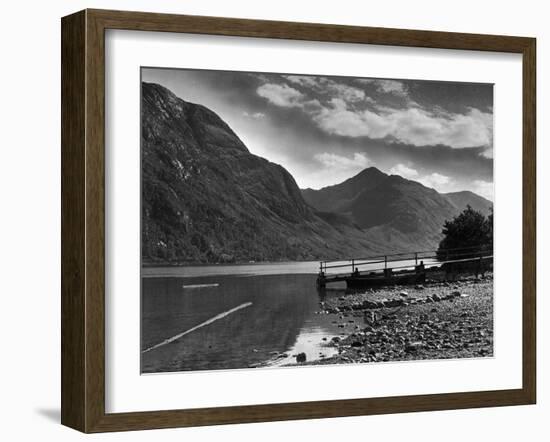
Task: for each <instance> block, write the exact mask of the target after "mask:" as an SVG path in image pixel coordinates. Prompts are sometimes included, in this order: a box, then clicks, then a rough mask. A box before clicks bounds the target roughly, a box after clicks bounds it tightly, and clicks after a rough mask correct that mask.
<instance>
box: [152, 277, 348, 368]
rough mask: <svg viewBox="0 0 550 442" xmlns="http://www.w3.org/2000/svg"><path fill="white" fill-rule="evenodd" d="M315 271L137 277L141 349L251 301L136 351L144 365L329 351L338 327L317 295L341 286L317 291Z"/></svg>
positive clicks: (232, 363) (220, 363) (227, 363)
mask: <svg viewBox="0 0 550 442" xmlns="http://www.w3.org/2000/svg"><path fill="white" fill-rule="evenodd" d="M315 278H316V276H315V275H314V274H287V275H273V274H264V275H253V276H250V275H248V276H245V275H237V276H236V275H211V276H204V277H184V278H182V277H165V276H163V277H155V278H149V277H147V278H143V279H142V336H141V350H142V351H143V350H146V349H149V348H151V347H154V346H156V345H157V344H158V343H161V342H163V341H165V340H167V339H169V338H171V337H173V336H177V335H178V334H181V333H182V332H185V331H186V330H188V329H191V328H193V327H196V326H197V325H198V324H201V323H203V322H208V321H209V319H212V318H214V317H216V316H218V315H220V314H221V313H223V312H227V311H230V310H232V309H235V307H237V306H239V305H242V304H245V303H250V305H249V306H248V307H247V308H244V309H240V310H238V311H235V312H234V313H231V314H229V315H227V316H223V317H222V318H221V319H218V320H216V321H214V322H211V323H208V325H205V326H204V327H201V328H198V329H196V330H194V331H192V332H191V333H188V334H186V335H184V336H182V337H181V338H179V339H176V340H174V341H172V342H170V343H167V344H166V345H162V346H158V347H156V348H155V349H153V350H151V351H147V352H146V353H142V355H141V357H142V360H141V362H142V372H144V373H152V372H166V371H185V370H215V369H233V368H247V367H255V366H265V365H282V364H285V363H289V362H294V361H295V358H294V355H296V354H297V353H302V352H303V353H305V354H306V356H307V360H313V359H318V358H320V357H323V356H325V357H327V356H330V355H331V354H332V352H333V349H332V348H329V347H327V346H326V343H327V342H328V340H329V339H330V338H331V337H332V336H335V335H337V334H338V329H337V327H336V325H335V324H333V323H332V321H331V319H330V318H329V316H328V315H324V314H319V310H320V307H319V302H320V301H321V300H323V299H324V297H327V296H338V294H341V292H339V291H328V290H327V291H324V292H322V293H318V292H317V290H316V288H315ZM216 284H217V285H216ZM184 286H185V288H184ZM323 338H325V339H326V340H323ZM283 353H284V354H285V355H286V356H281V354H283Z"/></svg>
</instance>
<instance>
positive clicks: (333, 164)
mask: <svg viewBox="0 0 550 442" xmlns="http://www.w3.org/2000/svg"><path fill="white" fill-rule="evenodd" d="M313 158H314V159H315V160H316V161H318V162H319V163H321V164H322V165H323V166H324V167H326V168H328V169H331V170H332V169H337V170H340V171H342V170H356V169H358V170H363V169H364V168H366V167H368V166H369V165H370V161H369V159H368V158H367V156H366V155H365V154H363V153H359V152H355V153H354V154H353V157H352V158H348V157H345V156H342V155H337V154H335V153H329V152H323V153H319V154H316V155H314V157H313Z"/></svg>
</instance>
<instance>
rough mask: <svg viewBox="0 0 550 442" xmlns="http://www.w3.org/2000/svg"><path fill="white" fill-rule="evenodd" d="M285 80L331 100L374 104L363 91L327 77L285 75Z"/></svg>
mask: <svg viewBox="0 0 550 442" xmlns="http://www.w3.org/2000/svg"><path fill="white" fill-rule="evenodd" d="M283 78H285V79H286V80H288V81H290V82H291V83H293V84H296V85H298V86H301V87H304V88H307V89H311V90H313V91H315V92H316V93H318V94H322V95H327V96H328V97H329V99H331V98H339V99H341V100H344V101H346V102H348V103H356V102H360V101H364V100H365V101H368V102H371V103H372V102H374V100H373V99H372V98H370V97H367V96H366V94H365V91H363V90H362V89H359V88H356V87H354V86H350V85H348V84H345V83H342V82H337V81H334V80H331V79H329V78H326V77H311V76H308V75H283Z"/></svg>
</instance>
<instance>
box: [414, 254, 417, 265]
mask: <svg viewBox="0 0 550 442" xmlns="http://www.w3.org/2000/svg"><path fill="white" fill-rule="evenodd" d="M414 265H415V266H417V265H418V252H415V253H414Z"/></svg>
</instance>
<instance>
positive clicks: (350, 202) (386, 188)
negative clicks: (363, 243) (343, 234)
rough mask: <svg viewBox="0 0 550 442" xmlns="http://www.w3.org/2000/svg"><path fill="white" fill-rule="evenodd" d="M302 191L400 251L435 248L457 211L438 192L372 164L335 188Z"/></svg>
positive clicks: (323, 207) (313, 202)
mask: <svg viewBox="0 0 550 442" xmlns="http://www.w3.org/2000/svg"><path fill="white" fill-rule="evenodd" d="M302 195H303V196H304V199H305V200H306V201H307V202H308V204H310V205H311V206H312V207H313V208H315V209H317V210H319V211H330V212H333V213H336V214H338V215H340V216H342V217H346V218H347V219H348V220H349V222H352V223H354V224H355V225H357V226H359V227H360V228H361V229H363V230H364V231H366V232H368V233H369V234H376V235H378V236H379V237H381V238H385V240H386V241H387V243H388V244H390V245H393V244H401V245H402V248H403V249H404V250H415V249H418V250H429V249H432V248H436V247H437V245H438V243H439V241H440V240H441V228H442V226H443V223H444V222H445V220H448V219H451V218H452V217H453V216H455V215H457V214H458V213H459V212H460V210H458V209H457V207H456V206H455V204H453V203H451V201H450V200H449V199H448V198H446V197H445V196H443V195H441V194H439V193H438V192H437V191H436V190H434V189H430V188H428V187H425V186H423V185H422V184H420V183H418V182H416V181H411V180H407V179H405V178H402V177H400V176H398V175H387V174H385V173H383V172H381V171H380V170H378V169H376V168H374V167H371V168H368V169H365V170H363V171H362V172H360V173H359V174H358V175H356V176H354V177H353V178H350V179H348V180H346V181H344V182H343V183H340V184H337V185H334V186H329V187H325V188H323V189H320V190H313V189H305V190H302Z"/></svg>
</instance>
